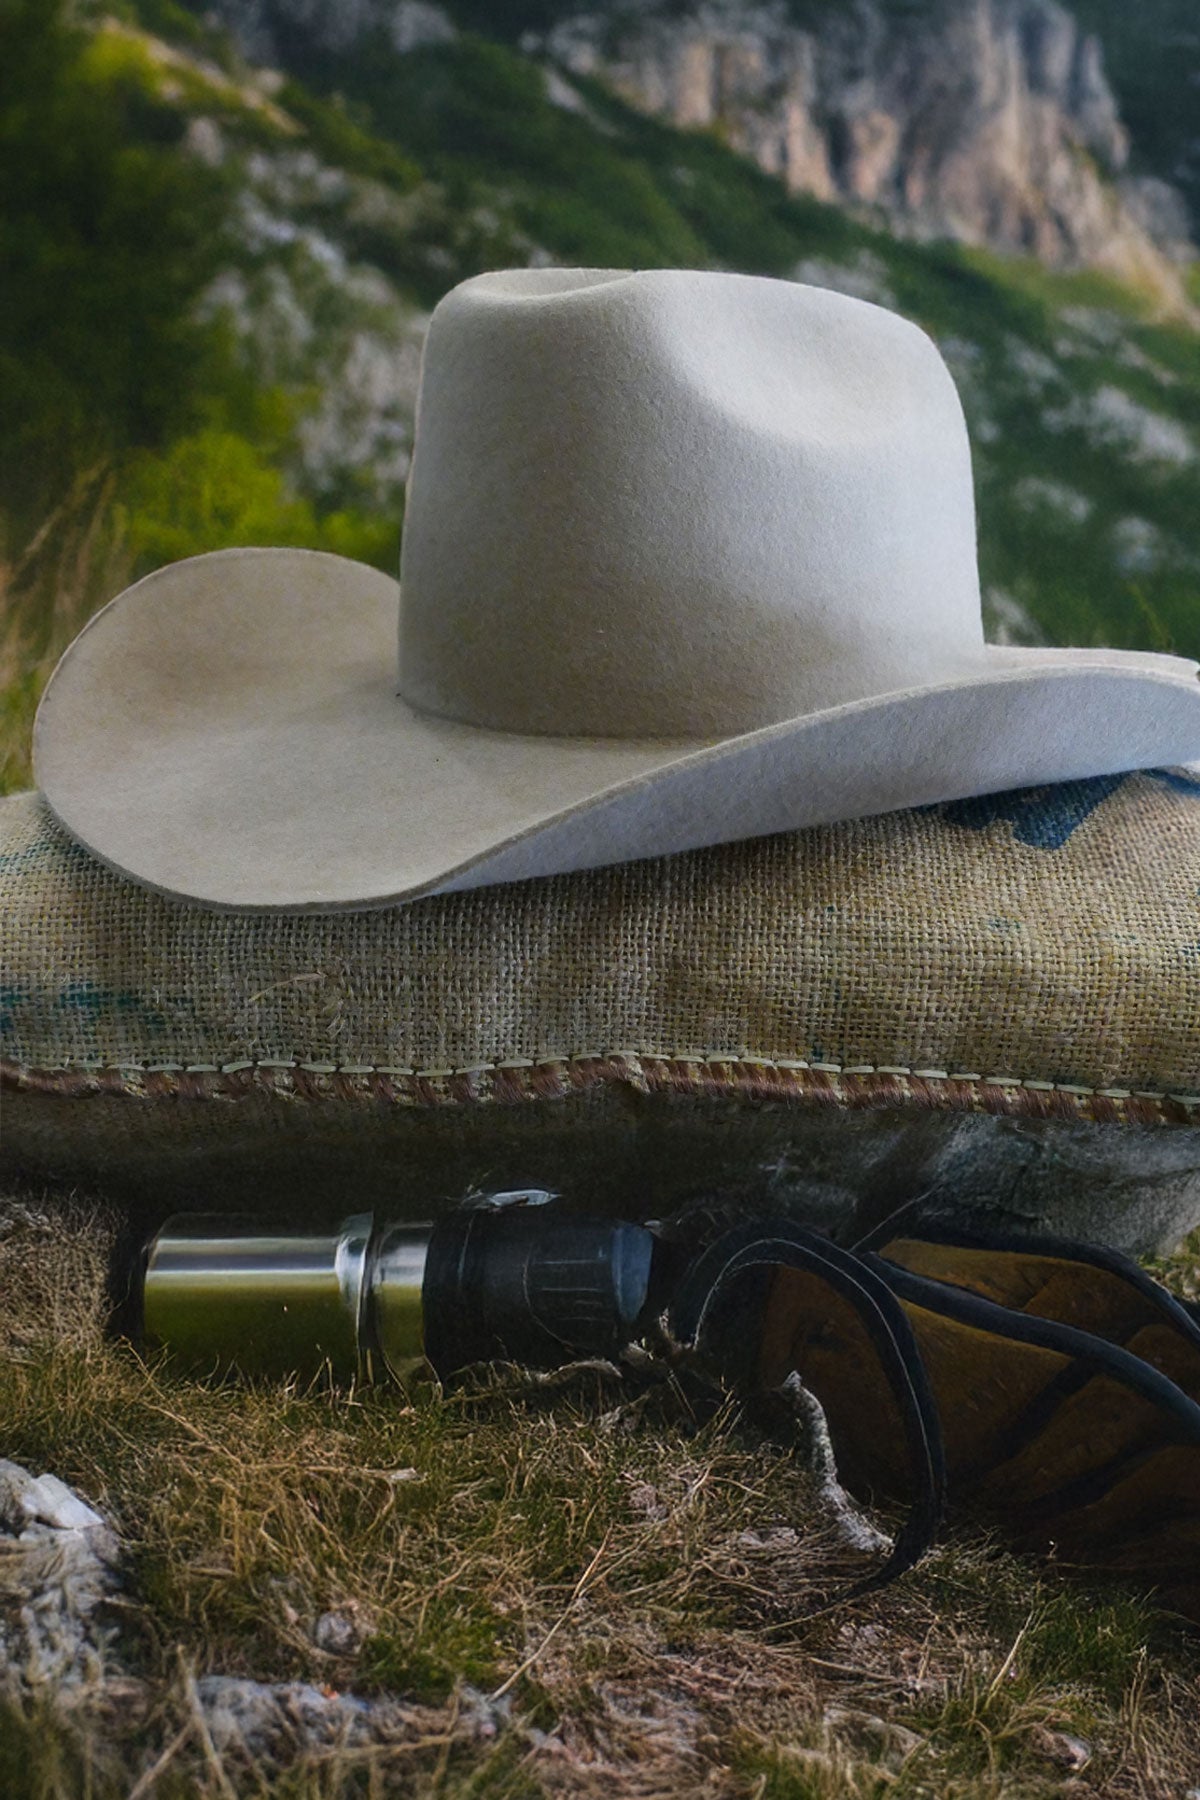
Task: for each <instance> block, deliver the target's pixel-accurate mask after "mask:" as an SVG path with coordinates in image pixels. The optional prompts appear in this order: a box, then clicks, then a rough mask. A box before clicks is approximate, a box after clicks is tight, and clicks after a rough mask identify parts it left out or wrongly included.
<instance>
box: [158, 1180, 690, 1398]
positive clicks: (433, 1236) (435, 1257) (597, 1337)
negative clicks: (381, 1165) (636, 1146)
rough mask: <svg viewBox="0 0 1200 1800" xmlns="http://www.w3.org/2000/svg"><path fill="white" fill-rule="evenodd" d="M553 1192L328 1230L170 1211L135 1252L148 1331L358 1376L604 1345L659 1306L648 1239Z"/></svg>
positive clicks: (198, 1349)
mask: <svg viewBox="0 0 1200 1800" xmlns="http://www.w3.org/2000/svg"><path fill="white" fill-rule="evenodd" d="M553 1199H554V1196H553V1195H551V1194H549V1193H546V1192H544V1191H543V1190H541V1189H524V1190H521V1191H520V1192H518V1193H511V1194H497V1195H492V1196H491V1197H490V1198H489V1199H488V1200H487V1201H486V1202H485V1203H483V1204H479V1205H472V1206H464V1207H460V1208H457V1209H455V1210H453V1211H450V1212H447V1213H446V1214H445V1215H443V1217H442V1218H440V1219H439V1220H437V1221H436V1222H434V1223H432V1224H429V1225H408V1224H397V1223H393V1222H389V1221H380V1222H377V1221H376V1220H375V1218H374V1216H373V1215H372V1214H370V1213H360V1214H355V1215H354V1216H352V1217H349V1218H345V1219H343V1220H341V1222H340V1223H339V1224H337V1225H336V1226H334V1227H333V1228H332V1229H329V1230H317V1229H312V1230H302V1229H287V1228H284V1227H279V1228H277V1229H269V1228H265V1227H264V1226H263V1225H262V1224H261V1223H260V1222H255V1221H252V1220H243V1219H236V1218H234V1219H222V1218H217V1217H214V1215H212V1214H205V1213H183V1214H178V1215H176V1216H175V1217H174V1218H171V1219H168V1220H167V1222H166V1224H165V1225H163V1227H162V1229H161V1230H160V1231H159V1232H158V1233H157V1235H156V1236H155V1237H154V1239H153V1240H152V1242H151V1243H150V1245H149V1247H148V1250H147V1252H146V1260H145V1269H144V1275H143V1282H142V1316H143V1326H144V1334H145V1337H146V1340H147V1341H148V1342H149V1343H151V1344H158V1345H163V1346H166V1347H167V1348H168V1349H170V1350H171V1351H172V1352H173V1353H174V1354H175V1356H176V1357H177V1359H179V1360H180V1361H182V1362H183V1363H185V1364H187V1365H189V1366H191V1367H193V1368H197V1369H203V1370H205V1371H206V1372H216V1371H217V1370H220V1369H237V1370H239V1371H241V1372H243V1373H245V1374H251V1375H281V1374H291V1373H296V1374H300V1375H305V1374H316V1373H317V1372H319V1371H320V1370H321V1369H322V1368H328V1370H329V1371H330V1373H331V1374H332V1375H333V1376H334V1377H335V1379H338V1380H349V1379H357V1380H365V1381H377V1380H385V1379H387V1377H388V1376H392V1377H395V1378H396V1379H398V1380H401V1381H402V1380H404V1378H405V1377H406V1376H408V1375H411V1374H412V1373H413V1372H414V1371H415V1370H416V1369H418V1368H419V1367H420V1365H421V1364H422V1362H424V1363H427V1364H428V1365H429V1366H430V1367H431V1368H432V1369H433V1372H434V1373H435V1374H436V1375H437V1376H438V1377H439V1379H441V1380H443V1381H444V1380H447V1379H448V1378H449V1377H450V1376H452V1375H454V1374H456V1373H457V1372H459V1371H460V1370H462V1369H465V1368H468V1367H470V1366H471V1365H472V1364H474V1363H482V1362H494V1361H505V1362H518V1363H524V1364H527V1365H529V1366H531V1367H535V1368H553V1367H555V1366H557V1365H561V1364H563V1363H566V1362H572V1361H576V1360H578V1359H579V1358H581V1357H612V1356H615V1355H617V1354H619V1352H620V1351H621V1349H622V1348H623V1347H624V1346H625V1345H627V1344H629V1343H631V1342H632V1341H633V1340H634V1339H635V1338H636V1337H638V1336H639V1335H640V1334H641V1331H642V1330H643V1328H644V1326H645V1324H646V1323H647V1322H648V1320H649V1319H650V1318H651V1317H652V1316H653V1314H654V1312H655V1310H656V1307H657V1303H658V1295H659V1289H660V1287H661V1285H662V1282H661V1262H662V1256H661V1246H660V1244H659V1240H658V1239H657V1238H656V1237H655V1235H654V1233H653V1232H652V1231H650V1230H648V1229H647V1228H646V1227H644V1226H640V1225H630V1224H626V1223H623V1222H621V1221H614V1220H611V1219H594V1218H587V1217H583V1216H580V1215H576V1214H572V1213H569V1212H563V1211H559V1210H558V1209H557V1208H555V1207H554V1206H552V1205H549V1204H548V1202H550V1201H552V1200H553Z"/></svg>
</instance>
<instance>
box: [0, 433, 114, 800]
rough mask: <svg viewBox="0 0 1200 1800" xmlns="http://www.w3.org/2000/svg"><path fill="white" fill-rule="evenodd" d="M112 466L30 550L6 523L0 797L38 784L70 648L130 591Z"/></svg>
mask: <svg viewBox="0 0 1200 1800" xmlns="http://www.w3.org/2000/svg"><path fill="white" fill-rule="evenodd" d="M115 487H116V480H115V476H114V473H113V471H112V470H111V469H110V468H109V467H108V466H107V465H98V466H96V467H94V468H91V469H88V470H86V471H84V472H83V473H82V474H81V475H80V476H79V477H78V479H77V480H76V481H75V483H74V485H73V486H72V487H71V488H70V490H69V491H68V493H67V494H66V496H65V497H64V498H63V500H62V501H61V503H60V504H59V505H58V506H57V507H55V509H54V511H53V512H51V513H50V515H49V517H48V518H47V519H46V520H45V521H44V522H43V524H42V525H41V527H40V529H39V530H38V531H37V532H36V534H35V535H34V537H33V538H32V539H31V540H30V541H29V542H28V543H26V544H22V545H20V546H13V545H10V544H7V543H6V542H5V541H4V533H3V520H2V519H0V794H8V793H15V792H17V791H18V790H19V789H21V788H27V787H30V786H31V785H32V782H33V776H32V772H31V762H30V753H31V741H32V736H33V717H34V714H35V712H36V711H37V704H38V701H39V700H40V699H41V695H42V689H43V688H44V687H45V685H46V682H47V681H48V680H49V678H50V675H51V673H52V672H53V669H54V665H55V664H56V663H57V661H58V659H59V657H60V656H61V655H62V653H63V651H64V650H65V649H66V648H67V645H68V644H69V643H70V642H71V641H72V639H73V638H74V637H75V636H76V635H77V633H78V632H79V631H80V630H82V628H83V626H84V625H85V624H86V622H87V620H88V619H89V618H90V617H91V615H92V614H93V613H94V612H95V611H96V610H97V609H98V608H99V607H100V606H102V605H104V604H105V602H107V601H108V600H110V599H111V598H112V596H113V595H114V594H116V593H118V592H119V591H120V590H121V588H123V587H124V586H125V583H126V581H127V580H128V577H129V572H130V557H129V554H128V550H127V549H126V547H125V544H124V542H123V536H122V531H121V526H120V518H119V512H118V510H117V509H116V508H115V507H114V497H115Z"/></svg>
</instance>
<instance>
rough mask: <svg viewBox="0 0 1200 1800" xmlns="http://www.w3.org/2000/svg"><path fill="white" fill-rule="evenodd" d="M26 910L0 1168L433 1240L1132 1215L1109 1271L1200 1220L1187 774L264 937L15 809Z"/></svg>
mask: <svg viewBox="0 0 1200 1800" xmlns="http://www.w3.org/2000/svg"><path fill="white" fill-rule="evenodd" d="M0 906H2V907H3V916H4V919H5V925H4V934H5V971H6V973H5V995H4V1004H3V1018H2V1037H0V1047H2V1052H3V1079H4V1086H5V1107H4V1111H5V1121H4V1144H5V1156H6V1162H7V1164H8V1166H9V1167H14V1166H15V1167H16V1168H18V1169H20V1170H22V1171H25V1172H32V1173H34V1174H36V1175H42V1174H45V1175H50V1176H55V1177H60V1178H63V1179H70V1180H89V1181H94V1180H101V1181H103V1182H105V1183H106V1184H113V1183H115V1184H118V1185H120V1184H122V1183H124V1184H127V1185H129V1186H130V1187H131V1189H132V1188H139V1189H141V1190H149V1189H153V1190H154V1191H156V1192H159V1193H163V1194H166V1195H169V1196H170V1197H171V1198H172V1199H173V1200H174V1199H177V1198H179V1197H183V1198H184V1199H186V1200H188V1201H195V1200H207V1199H216V1198H219V1199H222V1200H230V1199H232V1200H233V1201H235V1202H236V1203H239V1204H240V1203H243V1202H245V1203H250V1202H251V1201H252V1200H253V1199H254V1197H255V1196H256V1195H261V1194H262V1193H263V1192H265V1191H266V1190H267V1189H268V1188H269V1189H272V1190H274V1189H276V1188H278V1187H280V1186H284V1187H286V1186H288V1184H290V1183H293V1182H297V1181H299V1182H301V1183H303V1184H307V1185H309V1186H312V1187H314V1189H320V1188H322V1187H323V1186H325V1187H328V1188H329V1191H330V1192H331V1193H336V1194H339V1195H341V1196H342V1197H343V1198H345V1197H350V1198H354V1199H356V1200H363V1199H365V1200H366V1201H368V1202H370V1203H377V1202H378V1200H379V1198H380V1197H381V1196H382V1195H384V1194H387V1195H390V1196H391V1197H392V1198H393V1199H398V1200H399V1202H400V1203H402V1204H405V1205H409V1206H412V1207H418V1206H423V1205H427V1204H428V1203H429V1196H430V1195H431V1194H433V1195H435V1196H436V1194H437V1193H438V1192H441V1191H443V1190H444V1191H445V1192H446V1193H450V1192H453V1191H455V1189H456V1188H461V1186H462V1185H463V1184H464V1183H487V1182H489V1181H496V1180H498V1181H505V1182H507V1181H513V1180H518V1181H537V1180H539V1179H540V1180H545V1181H549V1182H551V1183H563V1182H567V1183H573V1184H574V1185H576V1186H577V1187H579V1188H580V1190H581V1191H583V1190H586V1189H588V1188H589V1187H593V1188H599V1187H602V1186H605V1185H607V1186H608V1187H609V1188H611V1187H612V1185H613V1183H614V1181H615V1182H617V1183H618V1184H619V1183H625V1184H629V1183H633V1184H634V1186H635V1187H637V1188H639V1190H644V1189H645V1188H646V1186H647V1184H648V1183H650V1184H651V1185H652V1184H653V1183H655V1182H657V1183H658V1184H659V1187H658V1189H657V1190H656V1193H655V1197H656V1198H659V1199H665V1198H671V1197H673V1194H674V1192H675V1190H677V1189H689V1188H691V1189H694V1188H695V1187H696V1186H697V1185H698V1184H699V1185H703V1183H704V1182H706V1181H721V1180H726V1181H728V1180H730V1179H733V1178H734V1177H735V1176H736V1175H737V1173H738V1171H739V1170H744V1169H745V1168H747V1167H750V1166H752V1167H753V1169H754V1170H755V1171H756V1172H757V1173H756V1178H757V1179H759V1180H760V1184H761V1182H763V1181H765V1182H766V1183H767V1184H768V1185H770V1184H771V1183H774V1184H775V1187H776V1188H778V1187H779V1184H780V1183H783V1184H784V1185H785V1186H786V1185H787V1183H788V1182H789V1181H790V1182H792V1183H793V1185H795V1184H796V1183H799V1184H800V1185H801V1186H803V1185H804V1183H805V1182H807V1181H810V1178H811V1181H815V1182H816V1183H817V1185H819V1186H822V1188H823V1192H824V1200H821V1199H820V1197H819V1196H818V1197H814V1196H813V1195H812V1194H810V1203H811V1204H810V1210H811V1209H812V1208H813V1207H815V1208H816V1210H817V1211H819V1210H820V1207H821V1205H833V1202H832V1201H831V1200H830V1198H829V1191H830V1190H832V1189H835V1188H836V1189H837V1190H838V1191H839V1193H841V1194H842V1196H843V1198H845V1196H846V1195H847V1194H851V1193H852V1196H853V1199H854V1201H855V1203H857V1204H858V1205H859V1208H860V1210H861V1207H862V1205H863V1204H866V1201H869V1207H868V1210H874V1211H878V1210H879V1208H880V1206H883V1205H885V1204H888V1203H890V1201H891V1199H892V1198H894V1196H895V1195H896V1194H897V1193H898V1192H900V1190H901V1189H903V1188H904V1187H906V1186H907V1187H909V1188H911V1189H912V1191H914V1192H915V1191H916V1187H917V1186H918V1185H920V1184H922V1183H925V1184H928V1183H930V1182H931V1181H932V1184H933V1185H934V1186H935V1187H937V1186H938V1185H939V1184H941V1185H943V1186H944V1185H945V1183H946V1182H947V1181H948V1180H950V1179H951V1176H950V1175H948V1174H947V1170H951V1171H952V1175H953V1180H954V1181H955V1182H957V1183H958V1185H959V1187H960V1188H962V1187H963V1186H964V1184H965V1186H966V1187H967V1188H969V1189H971V1191H972V1192H973V1194H974V1196H975V1198H976V1200H978V1201H979V1202H980V1203H983V1202H984V1201H985V1200H987V1199H989V1197H990V1199H991V1200H992V1201H994V1202H995V1203H996V1204H1000V1203H1001V1202H1003V1203H1004V1204H1005V1205H1008V1206H1009V1207H1010V1210H1013V1211H1016V1212H1017V1213H1019V1214H1020V1216H1021V1217H1022V1218H1023V1219H1024V1220H1026V1221H1028V1219H1030V1218H1038V1219H1044V1220H1047V1221H1048V1222H1050V1223H1052V1224H1054V1225H1056V1226H1057V1227H1060V1228H1071V1229H1075V1230H1078V1229H1080V1227H1081V1225H1086V1223H1087V1221H1086V1220H1082V1219H1081V1218H1080V1216H1079V1207H1080V1206H1084V1205H1085V1204H1086V1205H1092V1204H1093V1203H1094V1199H1095V1191H1096V1189H1097V1184H1099V1186H1100V1187H1104V1186H1105V1184H1106V1183H1107V1185H1108V1187H1109V1188H1110V1189H1111V1190H1112V1191H1111V1193H1110V1194H1109V1197H1108V1199H1107V1200H1106V1201H1105V1202H1104V1205H1102V1206H1101V1213H1102V1214H1103V1218H1104V1221H1105V1222H1104V1223H1103V1228H1102V1229H1101V1230H1099V1231H1097V1230H1096V1227H1095V1221H1093V1224H1092V1233H1093V1235H1100V1236H1105V1237H1107V1238H1108V1239H1109V1241H1113V1242H1118V1241H1120V1242H1125V1243H1129V1244H1134V1243H1141V1244H1144V1243H1146V1242H1149V1241H1160V1242H1161V1241H1165V1240H1166V1239H1168V1238H1170V1237H1173V1236H1174V1237H1177V1236H1178V1235H1179V1233H1180V1232H1181V1231H1182V1230H1183V1229H1186V1228H1188V1227H1189V1226H1190V1225H1192V1224H1195V1223H1197V1222H1198V1221H1200V781H1196V780H1195V779H1194V778H1192V777H1191V776H1189V775H1186V774H1184V773H1182V772H1178V771H1158V772H1154V773H1140V774H1135V775H1129V776H1123V777H1122V776H1115V777H1106V778H1102V779H1098V780H1094V781H1088V782H1076V783H1070V784H1065V785H1062V786H1058V787H1052V788H1045V789H1039V790H1028V791H1022V792H1019V793H1013V794H1007V795H999V796H993V797H990V798H987V799H980V800H972V801H961V802H952V803H946V804H943V805H940V806H935V807H924V808H920V809H917V810H914V811H910V812H904V813H893V814H888V815H884V816H882V817H877V818H872V819H865V820H859V821H856V822H851V823H847V824H841V825H835V826H827V827H819V828H815V829H810V830H807V831H801V832H794V833H788V834H784V835H781V836H777V837H772V838H765V839H758V840H754V841H751V842H746V843H741V844H733V845H726V846H723V847H720V848H717V849H712V850H704V851H698V852H694V853H690V854H686V855H681V856H674V857H669V858H663V859H660V860H655V861H647V862H642V863H637V864H630V865H626V866H622V867H619V868H613V869H605V870H599V871H594V872H589V873H584V874H577V875H567V876H557V877H551V878H547V879H542V880H537V881H532V882H526V883H521V884H516V885H510V886H506V887H498V888H487V889H481V890H477V891H474V892H469V893H464V894H456V895H450V896H445V897H440V898H435V899H428V900H422V901H418V902H415V903H413V904H411V905H409V906H400V907H390V908H386V909H383V910H380V911H375V912H368V913H355V914H345V913H342V914H336V915H291V916H261V917H260V916H253V915H245V914H231V913H224V914H222V913H214V912H208V911H204V910H200V909H196V908H193V907H190V906H188V905H185V904H181V903H179V902H175V901H168V900H165V899H162V898H160V897H158V896H156V895H153V894H150V893H147V892H145V891H143V890H142V889H141V888H139V887H138V886H136V885H135V884H134V883H131V882H129V881H126V880H124V879H122V878H121V877H119V876H116V875H114V874H112V873H111V872H110V871H108V870H107V869H105V868H103V867H102V866H100V865H99V864H98V863H96V862H95V861H94V860H93V859H92V858H90V857H89V856H88V855H87V854H86V853H85V852H83V851H82V850H80V849H79V848H78V847H77V846H76V845H75V844H74V843H73V842H72V841H71V840H70V839H68V838H67V837H66V836H65V834H64V833H63V832H62V831H61V830H60V829H59V828H58V827H57V826H56V824H55V823H54V821H53V819H52V818H51V817H50V816H49V814H48V813H47V811H46V809H45V807H44V805H43V804H42V802H41V801H40V800H39V798H38V796H36V795H34V794H27V795H18V796H15V797H13V798H12V799H10V800H8V801H5V802H3V804H2V805H0ZM1099 1126H1104V1127H1109V1128H1110V1129H1108V1130H1105V1131H1102V1132H1100V1133H1097V1131H1096V1128H1097V1127H1099ZM1117 1127H1123V1128H1124V1129H1123V1130H1119V1129H1116V1130H1114V1129H1112V1128H1117ZM1163 1127H1171V1128H1172V1129H1171V1130H1167V1131H1164V1130H1163V1129H1162V1128H1163ZM1048 1146H1050V1147H1052V1149H1053V1155H1052V1156H1051V1157H1050V1162H1051V1163H1052V1164H1053V1165H1055V1166H1056V1167H1057V1169H1058V1172H1059V1179H1058V1185H1057V1187H1056V1186H1055V1177H1054V1173H1053V1169H1051V1170H1047V1168H1046V1164H1047V1155H1046V1151H1047V1147H1048ZM1006 1159H1007V1160H1006ZM1035 1165H1036V1168H1035ZM1002 1169H1003V1170H1007V1171H1008V1173H1006V1174H1002V1173H1001V1172H1000V1171H1001V1170H1002ZM1014 1171H1016V1173H1014ZM1038 1171H1040V1173H1039V1172H1038ZM1064 1171H1066V1172H1065V1173H1064ZM1071 1171H1074V1174H1072V1173H1071ZM1081 1171H1082V1173H1081ZM664 1182H665V1183H666V1188H667V1189H669V1190H670V1193H667V1192H665V1191H663V1188H662V1184H663V1183H664ZM1018 1189H1019V1190H1020V1203H1019V1204H1017V1202H1016V1200H1015V1198H1014V1196H1015V1195H1016V1193H1017V1190H1018ZM1085 1189H1086V1190H1087V1192H1088V1193H1089V1194H1090V1195H1092V1199H1089V1200H1087V1201H1086V1202H1085V1200H1084V1199H1083V1198H1082V1196H1083V1194H1084V1190H1085ZM1064 1193H1066V1194H1068V1196H1069V1195H1071V1194H1074V1195H1075V1198H1074V1199H1071V1200H1070V1203H1069V1205H1068V1210H1067V1212H1066V1214H1064V1213H1063V1212H1062V1204H1063V1198H1062V1197H1063V1194H1064ZM864 1196H866V1200H864ZM848 1203H849V1202H847V1204H848ZM630 1204H631V1205H633V1204H634V1199H633V1197H632V1195H631V1198H630ZM1105 1206H1107V1212H1105V1211H1104V1207H1105ZM1071 1207H1074V1208H1075V1210H1074V1211H1071V1210H1070V1208H1071ZM1056 1208H1057V1210H1056ZM1118 1215H1119V1217H1118Z"/></svg>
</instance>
